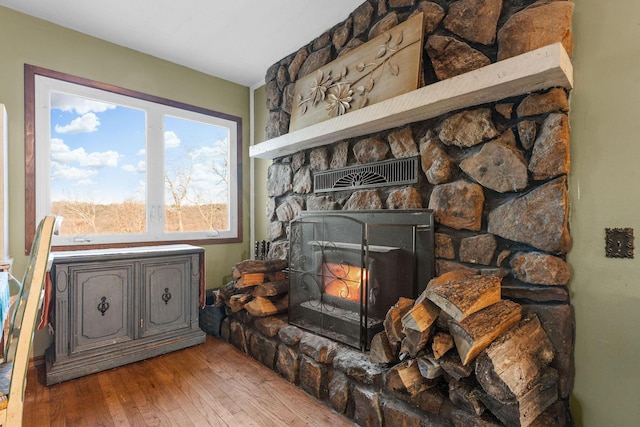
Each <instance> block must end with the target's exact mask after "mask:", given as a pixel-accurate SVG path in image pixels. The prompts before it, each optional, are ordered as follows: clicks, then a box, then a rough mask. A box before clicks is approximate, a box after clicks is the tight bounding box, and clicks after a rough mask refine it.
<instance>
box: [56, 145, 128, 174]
mask: <svg viewBox="0 0 640 427" xmlns="http://www.w3.org/2000/svg"><path fill="white" fill-rule="evenodd" d="M118 157H119V154H118V152H117V151H103V152H99V151H95V152H92V153H87V152H86V151H85V150H84V148H82V147H80V148H76V149H75V150H71V149H70V148H69V146H68V145H66V144H65V143H64V141H63V140H62V139H60V138H51V159H52V160H53V161H55V162H59V163H62V164H67V163H73V162H77V163H79V164H80V166H84V167H93V168H104V167H117V166H118Z"/></svg>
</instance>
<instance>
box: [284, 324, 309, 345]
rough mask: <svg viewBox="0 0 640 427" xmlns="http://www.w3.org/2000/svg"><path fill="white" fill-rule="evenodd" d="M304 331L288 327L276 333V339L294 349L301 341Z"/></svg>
mask: <svg viewBox="0 0 640 427" xmlns="http://www.w3.org/2000/svg"><path fill="white" fill-rule="evenodd" d="M303 334H304V331H303V330H302V329H300V328H298V327H297V326H293V325H289V326H285V327H284V328H282V329H280V330H279V331H278V338H280V340H281V341H282V342H283V343H285V344H286V345H288V346H291V347H295V346H297V345H298V343H299V342H300V339H302V335H303Z"/></svg>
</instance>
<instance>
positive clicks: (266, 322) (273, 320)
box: [255, 317, 289, 338]
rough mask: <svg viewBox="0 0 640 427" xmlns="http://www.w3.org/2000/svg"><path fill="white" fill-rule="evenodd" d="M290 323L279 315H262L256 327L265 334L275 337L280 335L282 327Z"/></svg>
mask: <svg viewBox="0 0 640 427" xmlns="http://www.w3.org/2000/svg"><path fill="white" fill-rule="evenodd" d="M288 325H289V324H288V323H287V322H285V321H284V320H282V319H280V318H277V317H262V318H260V319H258V320H256V323H255V326H256V329H257V330H258V331H259V332H260V333H261V334H262V335H264V336H266V337H269V338H273V337H275V336H277V335H278V332H280V329H282V328H284V327H285V326H288Z"/></svg>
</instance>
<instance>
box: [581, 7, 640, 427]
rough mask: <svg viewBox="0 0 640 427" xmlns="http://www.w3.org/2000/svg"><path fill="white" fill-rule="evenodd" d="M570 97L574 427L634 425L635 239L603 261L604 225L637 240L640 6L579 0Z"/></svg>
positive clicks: (637, 352)
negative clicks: (630, 253)
mask: <svg viewBox="0 0 640 427" xmlns="http://www.w3.org/2000/svg"><path fill="white" fill-rule="evenodd" d="M575 3H576V7H575V11H574V18H573V32H574V37H575V49H574V54H573V59H572V62H573V67H574V76H575V88H574V90H573V92H572V94H571V175H570V181H569V186H570V198H571V217H570V226H571V235H572V237H573V248H572V250H571V252H570V253H569V257H568V261H569V265H570V267H571V271H572V278H571V282H570V289H571V296H572V302H573V304H574V307H575V313H576V324H577V326H576V347H575V361H576V381H575V388H574V396H573V401H572V412H573V414H574V417H575V418H576V424H577V425H585V426H594V427H595V426H635V425H638V423H639V421H638V420H640V369H639V368H638V361H637V359H638V358H639V357H640V265H639V260H640V253H639V252H638V248H640V242H638V241H636V243H635V246H636V251H635V252H636V253H635V258H634V259H616V258H606V257H605V249H604V248H605V240H604V237H605V228H617V227H622V228H624V227H631V228H634V229H635V235H636V237H640V191H639V190H638V182H640V167H638V159H640V144H639V140H638V139H639V135H640V108H639V107H638V97H639V96H640V73H639V69H640V42H639V40H640V2H637V1H636V0H620V1H616V2H603V1H600V0H577V1H576V2H575Z"/></svg>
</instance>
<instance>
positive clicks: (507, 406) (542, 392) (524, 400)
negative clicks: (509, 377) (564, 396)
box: [480, 368, 558, 427]
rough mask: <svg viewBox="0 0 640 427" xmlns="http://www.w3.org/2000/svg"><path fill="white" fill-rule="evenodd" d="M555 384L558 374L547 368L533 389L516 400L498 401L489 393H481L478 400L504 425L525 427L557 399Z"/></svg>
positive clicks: (556, 386)
mask: <svg viewBox="0 0 640 427" xmlns="http://www.w3.org/2000/svg"><path fill="white" fill-rule="evenodd" d="M557 383H558V372H557V371H556V370H555V369H553V368H547V369H546V371H545V372H544V373H543V374H542V376H541V377H540V379H539V380H538V381H537V382H536V383H535V384H534V385H533V387H531V389H530V390H528V391H527V392H525V393H524V394H523V395H522V396H521V397H519V398H517V399H514V400H507V401H500V400H498V399H496V398H495V397H493V396H491V395H490V394H489V393H481V394H480V400H481V401H482V403H484V404H485V406H486V407H487V409H489V411H491V413H493V415H495V416H496V417H497V418H498V419H499V420H500V421H502V422H503V423H505V424H506V425H510V426H511V425H513V426H523V427H527V426H529V425H531V424H532V423H534V422H535V420H536V418H537V417H538V416H539V415H540V414H542V413H543V412H544V411H545V409H547V408H548V407H549V406H550V405H551V404H553V403H554V402H555V401H556V400H557V399H558V385H557Z"/></svg>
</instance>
